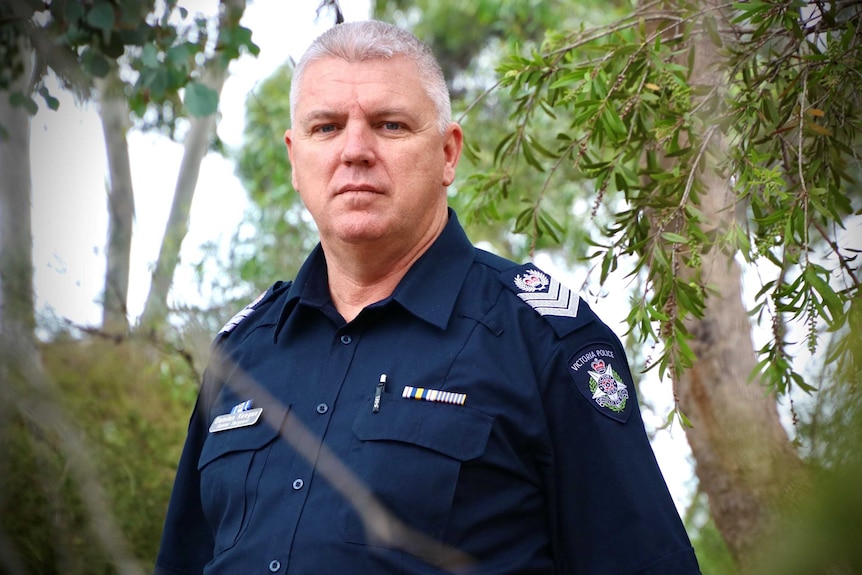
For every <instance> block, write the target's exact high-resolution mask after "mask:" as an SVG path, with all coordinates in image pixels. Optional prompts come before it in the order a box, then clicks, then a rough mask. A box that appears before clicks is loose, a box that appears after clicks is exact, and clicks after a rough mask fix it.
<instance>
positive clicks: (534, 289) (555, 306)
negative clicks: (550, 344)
mask: <svg viewBox="0 0 862 575" xmlns="http://www.w3.org/2000/svg"><path fill="white" fill-rule="evenodd" d="M500 281H502V282H503V284H504V285H506V286H507V287H508V288H509V289H510V290H512V291H513V292H515V294H516V295H517V296H518V297H519V298H521V300H522V301H523V302H524V303H526V304H528V305H529V306H530V307H532V308H533V309H534V310H535V311H536V313H538V314H539V315H541V316H543V317H544V318H545V319H547V320H548V321H549V322H550V323H551V325H552V326H553V327H554V330H555V331H556V332H557V334H558V335H560V336H564V335H566V334H568V333H569V332H571V331H573V330H575V329H577V328H578V327H580V326H581V325H583V324H585V323H587V322H589V321H590V320H591V319H592V315H591V314H590V313H589V311H587V314H586V317H581V316H579V315H578V314H579V311H580V310H581V298H580V296H579V295H578V294H577V293H575V292H573V291H572V290H570V289H569V288H568V287H566V286H564V285H563V284H561V283H560V282H558V281H557V280H556V279H554V278H552V277H551V276H549V275H548V274H546V273H544V272H543V271H541V270H540V269H539V268H537V267H536V266H534V265H532V264H527V265H523V266H518V267H515V268H509V269H507V270H505V271H503V272H502V273H501V274H500ZM584 307H586V306H584ZM573 319H577V320H578V321H572V320H573Z"/></svg>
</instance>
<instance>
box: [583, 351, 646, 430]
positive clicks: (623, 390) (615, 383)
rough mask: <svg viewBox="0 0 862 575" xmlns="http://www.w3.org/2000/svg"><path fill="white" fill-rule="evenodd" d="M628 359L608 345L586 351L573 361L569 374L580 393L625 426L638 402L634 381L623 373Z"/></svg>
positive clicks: (602, 411)
mask: <svg viewBox="0 0 862 575" xmlns="http://www.w3.org/2000/svg"><path fill="white" fill-rule="evenodd" d="M625 361H626V360H625V358H624V357H622V356H621V355H620V354H618V353H616V352H615V351H614V349H613V348H612V347H611V346H609V345H607V344H593V345H589V346H586V347H584V348H582V349H581V350H580V351H578V352H577V353H575V354H573V355H572V356H571V357H570V358H569V373H571V374H572V378H574V380H575V386H576V387H577V388H578V391H580V392H581V394H582V395H583V396H584V397H585V398H586V399H587V400H588V401H589V402H590V404H591V405H592V406H593V407H595V408H596V409H598V410H599V411H600V412H601V413H603V414H605V415H607V416H608V417H610V418H611V419H616V420H617V421H621V422H623V423H625V421H626V420H627V419H628V418H629V414H631V410H632V406H631V402H632V401H634V394H633V391H631V390H632V385H633V384H632V382H631V381H630V380H628V379H627V378H626V376H624V375H623V374H625V373H628V371H627V369H626V368H625Z"/></svg>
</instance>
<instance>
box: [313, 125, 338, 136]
mask: <svg viewBox="0 0 862 575" xmlns="http://www.w3.org/2000/svg"><path fill="white" fill-rule="evenodd" d="M317 131H318V132H321V133H324V134H328V133H329V132H334V131H335V126H334V125H333V124H326V125H325V126H320V127H319V128H317Z"/></svg>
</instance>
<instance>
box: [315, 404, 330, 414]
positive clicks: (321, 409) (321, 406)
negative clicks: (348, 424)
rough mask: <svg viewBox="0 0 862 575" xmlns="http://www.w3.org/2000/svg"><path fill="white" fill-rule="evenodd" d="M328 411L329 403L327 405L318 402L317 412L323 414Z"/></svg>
mask: <svg viewBox="0 0 862 575" xmlns="http://www.w3.org/2000/svg"><path fill="white" fill-rule="evenodd" d="M327 411H329V406H328V405H326V404H325V403H318V404H317V413H319V414H320V415H323V414H324V413H326V412H327Z"/></svg>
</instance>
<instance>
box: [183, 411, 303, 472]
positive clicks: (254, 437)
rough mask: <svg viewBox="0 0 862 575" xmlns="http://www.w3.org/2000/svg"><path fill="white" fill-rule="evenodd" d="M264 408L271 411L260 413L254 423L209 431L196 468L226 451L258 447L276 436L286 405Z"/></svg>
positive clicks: (284, 414)
mask: <svg viewBox="0 0 862 575" xmlns="http://www.w3.org/2000/svg"><path fill="white" fill-rule="evenodd" d="M266 409H268V410H270V411H271V412H272V413H263V414H261V418H260V419H259V420H258V422H257V423H255V424H254V425H250V426H248V427H237V428H236V429H226V430H224V431H219V432H217V433H210V434H209V435H208V436H207V438H206V440H205V441H204V445H203V448H202V449H201V456H200V458H199V459H198V469H202V468H203V467H205V466H206V465H207V464H208V463H210V462H211V461H213V460H215V459H218V458H219V457H221V456H222V455H226V454H228V453H233V452H235V451H252V450H256V449H260V448H262V447H264V446H266V445H267V444H269V443H270V442H271V441H272V440H273V439H275V438H276V437H278V434H279V432H280V431H281V426H282V423H284V418H285V416H286V415H287V412H288V407H287V406H284V405H281V404H276V405H273V406H270V407H267V408H266Z"/></svg>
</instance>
